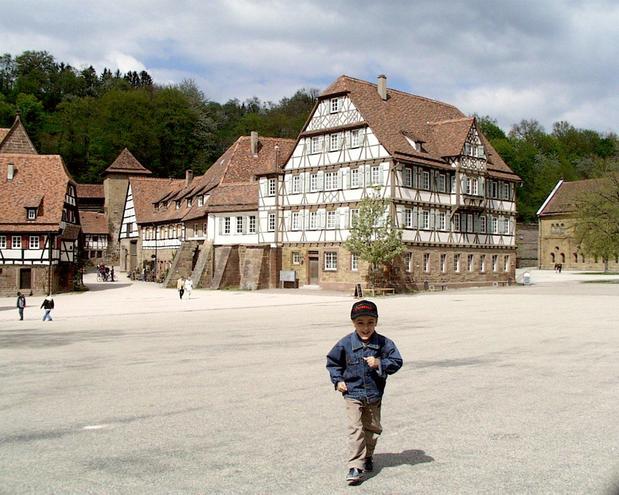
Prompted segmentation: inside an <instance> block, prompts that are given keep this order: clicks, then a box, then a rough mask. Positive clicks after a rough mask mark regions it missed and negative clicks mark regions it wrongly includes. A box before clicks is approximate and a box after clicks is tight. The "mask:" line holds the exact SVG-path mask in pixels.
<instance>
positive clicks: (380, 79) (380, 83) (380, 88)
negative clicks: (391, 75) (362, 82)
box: [376, 74, 387, 100]
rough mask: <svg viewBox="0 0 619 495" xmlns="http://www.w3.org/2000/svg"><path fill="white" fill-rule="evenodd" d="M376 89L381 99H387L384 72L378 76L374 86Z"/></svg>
mask: <svg viewBox="0 0 619 495" xmlns="http://www.w3.org/2000/svg"><path fill="white" fill-rule="evenodd" d="M376 89H377V90H378V94H379V95H380V97H381V98H382V99H383V100H386V99H387V76H386V75H385V74H381V75H380V76H378V86H377V88H376Z"/></svg>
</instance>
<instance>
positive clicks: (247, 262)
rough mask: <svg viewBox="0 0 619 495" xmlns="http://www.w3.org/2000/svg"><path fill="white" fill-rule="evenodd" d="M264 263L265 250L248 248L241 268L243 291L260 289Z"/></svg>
mask: <svg viewBox="0 0 619 495" xmlns="http://www.w3.org/2000/svg"><path fill="white" fill-rule="evenodd" d="M263 262H264V248H247V250H246V251H245V257H244V259H243V266H242V267H241V283H240V286H241V289H246V290H257V289H259V288H260V274H261V272H262V265H263Z"/></svg>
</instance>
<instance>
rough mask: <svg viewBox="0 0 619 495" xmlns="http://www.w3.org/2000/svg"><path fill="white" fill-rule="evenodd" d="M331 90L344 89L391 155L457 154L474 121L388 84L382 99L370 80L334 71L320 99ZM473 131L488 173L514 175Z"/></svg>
mask: <svg viewBox="0 0 619 495" xmlns="http://www.w3.org/2000/svg"><path fill="white" fill-rule="evenodd" d="M336 94H348V96H349V97H350V99H351V101H352V102H353V104H354V105H355V107H356V108H357V109H358V110H359V112H360V113H361V115H362V116H363V118H364V120H365V121H366V122H367V124H368V125H369V126H370V128H371V129H372V130H373V131H374V133H375V134H376V137H377V138H378V140H379V141H380V143H381V144H382V145H383V146H384V147H385V148H386V149H387V151H388V152H389V153H390V154H391V155H399V156H400V157H401V158H403V157H410V158H409V159H411V160H418V159H419V160H421V161H423V162H424V163H432V161H436V162H437V163H441V162H442V163H444V164H446V163H447V162H446V160H445V157H447V156H455V155H458V154H459V153H460V150H461V149H462V147H463V146H464V140H465V139H466V136H467V133H468V131H469V130H470V128H471V126H472V125H476V124H475V120H474V119H473V118H471V117H467V116H465V115H464V114H463V113H462V112H461V111H460V110H458V109H457V108H456V107H454V106H453V105H449V104H447V103H442V102H440V101H436V100H431V99H429V98H424V97H422V96H416V95H412V94H409V93H405V92H403V91H398V90H395V89H390V88H389V89H388V90H387V99H386V100H383V99H382V98H381V97H380V95H379V94H378V91H377V86H376V84H372V83H369V82H367V81H361V80H359V79H354V78H352V77H348V76H340V77H339V78H338V79H337V80H336V81H335V82H333V83H332V84H331V85H330V86H329V87H328V88H327V89H326V90H325V91H324V92H323V93H322V94H321V95H320V98H328V97H330V96H333V95H336ZM477 130H478V132H479V134H480V136H481V139H482V142H483V144H484V147H485V148H486V153H487V157H488V171H489V173H490V174H491V175H493V173H494V172H495V171H496V172H501V173H502V174H503V176H504V177H506V178H508V177H509V178H511V180H519V177H518V176H517V175H516V174H514V173H513V171H512V170H511V169H510V168H509V167H508V166H507V164H506V163H505V162H504V161H503V160H502V159H501V157H500V156H499V154H498V153H497V152H496V151H495V150H494V148H493V147H492V145H491V144H490V143H489V142H488V140H487V139H486V138H485V137H484V136H483V135H481V131H480V130H479V129H477ZM407 137H408V138H409V139H412V140H413V141H421V142H423V147H422V151H417V150H416V149H415V148H414V147H413V146H412V145H411V144H410V142H409V141H408V139H406V138H407Z"/></svg>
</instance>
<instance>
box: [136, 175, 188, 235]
mask: <svg viewBox="0 0 619 495" xmlns="http://www.w3.org/2000/svg"><path fill="white" fill-rule="evenodd" d="M184 182H185V181H184V180H182V179H159V178H156V177H131V178H130V179H129V184H130V185H131V194H132V197H133V205H134V208H135V216H136V220H137V223H139V224H143V223H155V222H161V221H165V218H166V216H167V212H168V211H169V210H170V207H168V208H167V209H166V210H159V211H158V210H155V208H154V205H153V203H154V202H155V201H156V200H157V199H158V198H159V197H161V194H162V191H169V190H173V191H174V190H177V189H179V188H181V187H182V186H183V184H184ZM172 210H174V205H172Z"/></svg>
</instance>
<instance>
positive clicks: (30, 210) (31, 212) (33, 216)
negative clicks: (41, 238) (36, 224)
mask: <svg viewBox="0 0 619 495" xmlns="http://www.w3.org/2000/svg"><path fill="white" fill-rule="evenodd" d="M27 211H28V220H35V219H36V218H37V210H35V209H34V208H28V210H27Z"/></svg>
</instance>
